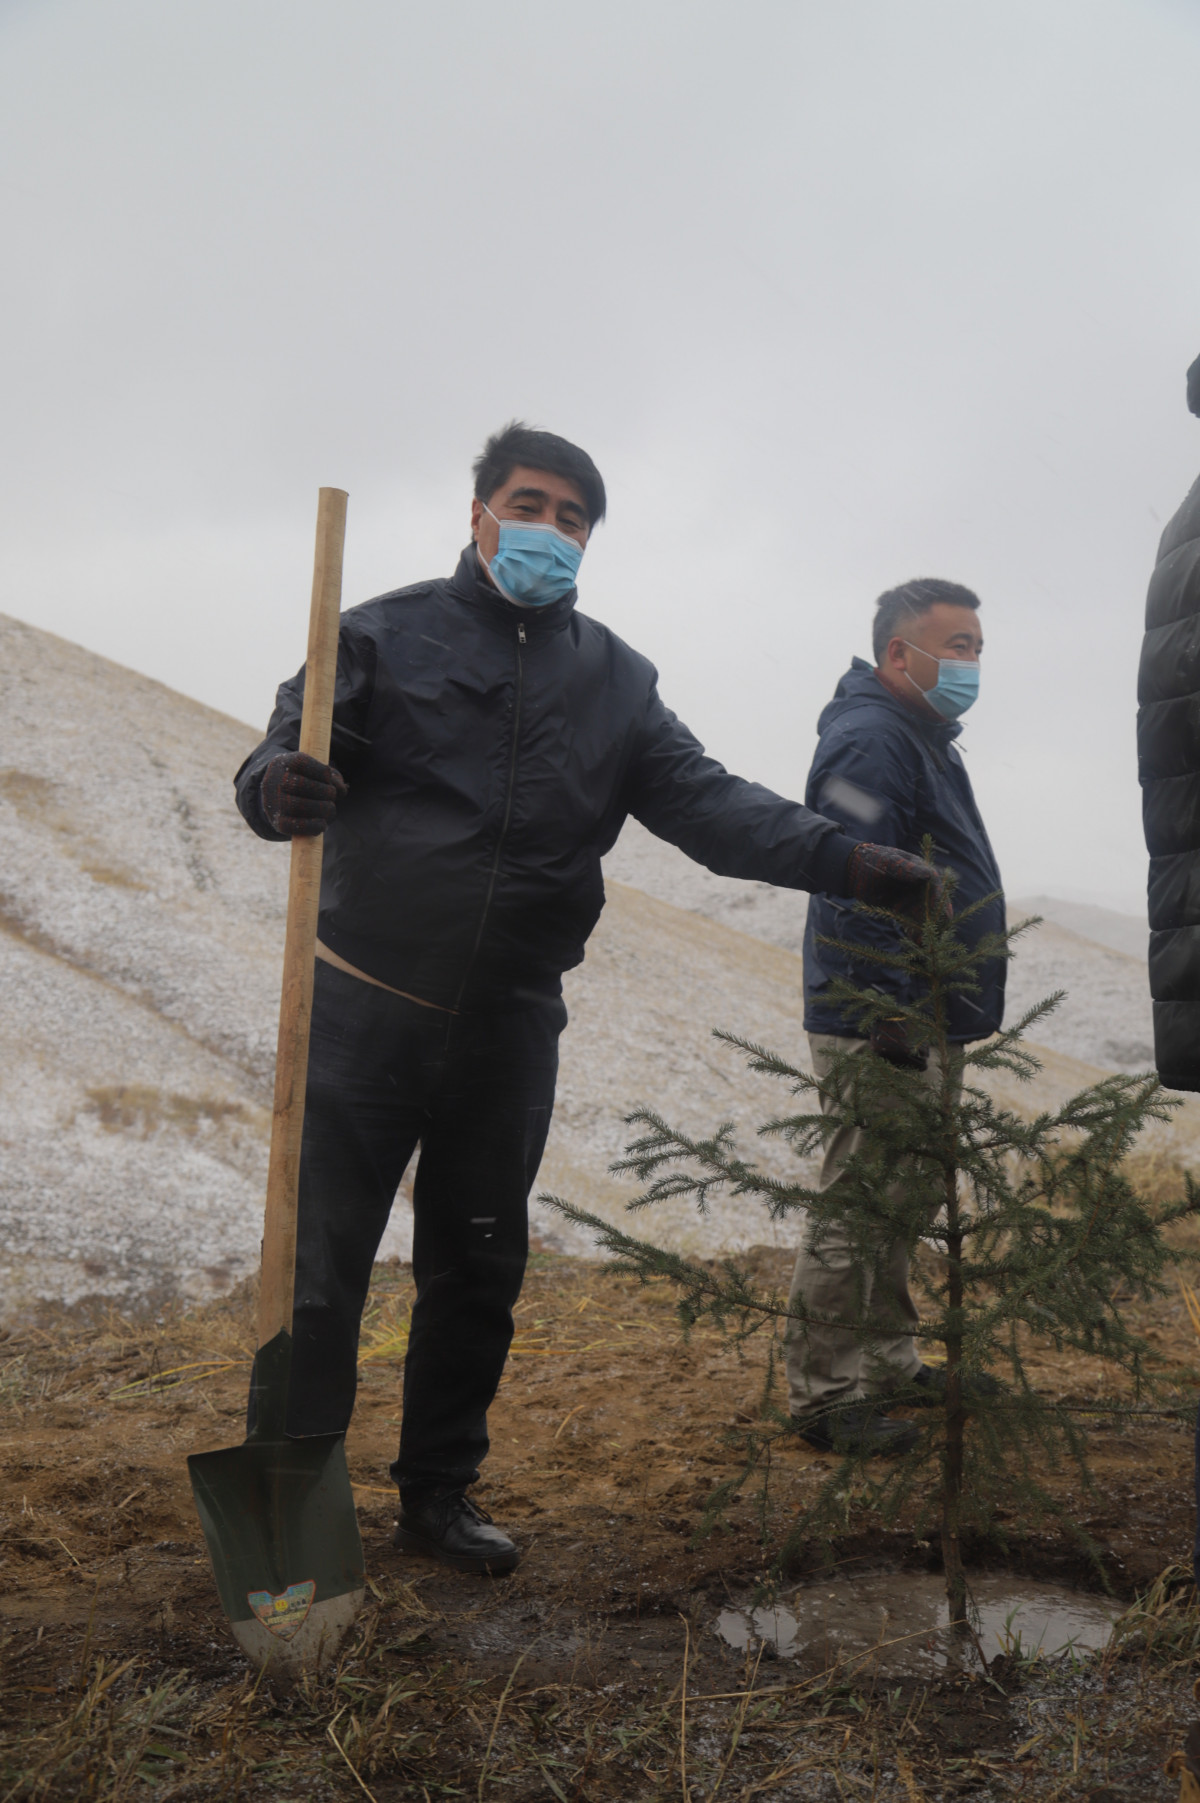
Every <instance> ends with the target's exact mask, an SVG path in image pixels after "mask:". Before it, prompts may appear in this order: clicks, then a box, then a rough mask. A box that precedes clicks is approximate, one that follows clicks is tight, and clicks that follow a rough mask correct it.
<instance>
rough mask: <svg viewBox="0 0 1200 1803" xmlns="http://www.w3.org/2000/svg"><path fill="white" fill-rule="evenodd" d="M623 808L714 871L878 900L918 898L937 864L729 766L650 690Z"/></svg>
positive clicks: (895, 902) (915, 901)
mask: <svg viewBox="0 0 1200 1803" xmlns="http://www.w3.org/2000/svg"><path fill="white" fill-rule="evenodd" d="M627 802H628V809H629V812H630V813H631V814H632V815H633V816H634V818H635V819H636V820H640V821H641V823H642V825H643V826H644V827H646V828H648V829H649V831H650V832H652V833H654V834H656V835H657V837H658V838H660V839H667V840H669V841H670V843H671V844H672V845H678V847H679V848H680V850H681V851H684V852H686V853H687V855H688V857H689V858H694V859H695V860H696V862H697V863H698V864H703V865H704V866H705V867H706V868H707V869H709V870H711V871H714V872H715V874H716V875H717V876H736V877H744V878H747V879H749V880H750V881H752V882H760V883H775V884H777V885H778V886H779V887H780V888H784V889H807V890H809V891H819V892H822V893H824V894H827V895H846V896H851V897H853V898H854V899H855V900H857V901H865V902H869V903H871V904H872V905H873V906H876V907H892V908H903V907H905V906H906V904H907V903H908V902H909V901H910V900H911V903H912V905H913V906H914V907H915V906H919V905H920V901H921V899H922V898H923V895H924V890H925V885H926V884H928V883H929V882H931V881H936V872H935V871H934V870H933V869H932V867H931V866H930V865H928V864H926V863H924V862H923V861H922V860H921V859H920V858H916V857H912V856H911V855H910V854H909V853H907V852H903V851H899V850H896V849H895V848H894V847H892V846H877V845H874V844H872V843H870V842H869V841H867V840H864V839H861V838H859V837H857V836H855V835H853V834H851V833H848V832H847V831H845V829H844V828H843V827H842V826H841V825H840V824H839V823H838V822H837V821H835V820H829V819H826V818H825V816H824V815H822V814H814V813H813V812H812V810H811V809H809V808H806V807H802V806H801V805H800V803H799V802H795V801H788V800H787V799H786V798H785V797H784V796H782V795H776V794H775V793H774V791H773V790H771V789H766V788H764V787H763V786H762V784H761V783H751V782H747V781H746V780H745V779H744V778H743V777H740V776H733V775H731V774H730V772H729V771H728V770H726V769H725V768H724V766H723V765H721V764H718V763H717V761H716V759H715V758H710V757H709V756H708V754H707V753H706V752H705V749H704V747H703V745H701V743H700V741H699V740H698V739H697V738H696V737H695V735H694V734H693V733H691V732H689V731H688V728H687V727H686V726H685V725H684V724H683V722H682V721H681V720H679V719H678V718H677V717H676V716H675V715H674V714H673V713H672V712H671V710H670V708H668V707H666V706H665V705H664V704H663V702H662V700H661V699H660V697H659V695H658V692H657V690H656V691H655V692H654V693H653V694H652V696H651V698H650V705H649V708H648V710H647V720H646V727H645V732H644V734H643V739H642V744H641V746H640V748H639V753H638V757H637V760H636V763H635V765H634V768H633V770H632V772H631V775H630V782H629V788H628V792H627Z"/></svg>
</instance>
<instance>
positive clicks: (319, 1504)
mask: <svg viewBox="0 0 1200 1803" xmlns="http://www.w3.org/2000/svg"><path fill="white" fill-rule="evenodd" d="M290 1354H291V1344H290V1335H287V1334H279V1335H278V1336H277V1337H276V1339H275V1340H273V1341H271V1342H270V1344H269V1345H267V1346H264V1347H261V1348H260V1349H259V1354H258V1358H257V1359H256V1361H255V1378H256V1388H257V1389H258V1393H259V1395H260V1396H263V1397H264V1400H265V1396H264V1393H265V1392H266V1391H267V1390H268V1388H271V1389H274V1393H275V1397H276V1398H277V1397H278V1396H279V1390H278V1389H277V1388H275V1384H274V1381H273V1379H274V1376H275V1373H274V1372H272V1370H271V1367H272V1366H275V1367H276V1369H277V1370H278V1368H279V1367H282V1375H283V1384H284V1386H286V1372H287V1366H288V1363H289V1362H290ZM284 1394H286V1388H285V1389H284ZM282 1413H283V1411H282V1409H281V1408H279V1407H277V1406H276V1407H269V1408H266V1409H264V1410H263V1411H262V1413H261V1414H260V1416H259V1423H260V1427H261V1428H262V1430H263V1438H261V1439H259V1438H257V1437H255V1436H252V1437H251V1438H250V1439H248V1440H247V1441H246V1442H245V1444H244V1445H242V1446H228V1447H225V1448H224V1449H223V1450H222V1451H220V1452H202V1453H194V1454H193V1455H192V1457H191V1458H189V1460H188V1473H189V1475H190V1477H191V1480H192V1494H193V1496H194V1497H195V1499H196V1508H197V1511H198V1512H199V1515H200V1524H201V1526H202V1527H203V1529H204V1538H205V1540H206V1541H207V1542H208V1551H209V1557H210V1558H211V1560H212V1566H213V1574H214V1576H215V1577H216V1580H217V1590H218V1592H219V1593H220V1597H221V1605H222V1607H223V1608H224V1610H225V1613H226V1615H227V1616H228V1617H229V1623H230V1626H231V1628H232V1629H233V1633H234V1637H235V1638H236V1640H237V1642H238V1645H239V1646H240V1647H241V1648H242V1651H243V1652H244V1653H245V1654H246V1656H247V1658H249V1659H250V1660H252V1661H253V1663H254V1664H255V1665H257V1666H260V1667H261V1666H265V1665H268V1664H269V1665H270V1670H271V1673H272V1674H273V1675H275V1676H278V1677H280V1678H283V1679H294V1678H296V1677H298V1676H299V1675H300V1674H301V1673H302V1672H305V1671H308V1672H313V1671H315V1672H320V1671H321V1670H323V1669H324V1668H325V1667H326V1666H327V1665H328V1664H329V1663H330V1662H331V1660H332V1659H333V1658H334V1656H335V1655H336V1653H337V1650H338V1647H339V1645H340V1644H341V1641H342V1638H343V1636H344V1635H345V1633H346V1631H347V1629H348V1628H349V1627H350V1625H351V1623H352V1622H353V1620H354V1617H355V1615H356V1613H357V1611H358V1609H359V1606H360V1605H361V1603H362V1600H363V1595H364V1591H365V1587H366V1578H365V1575H364V1571H363V1553H362V1541H361V1540H360V1538H359V1533H358V1518H357V1516H356V1515H355V1511H354V1493H353V1491H352V1490H351V1488H350V1474H349V1472H348V1471H347V1469H346V1454H345V1449H344V1447H343V1443H342V1436H341V1434H322V1435H320V1436H314V1437H313V1438H311V1439H304V1440H288V1439H285V1438H284V1437H283V1433H282Z"/></svg>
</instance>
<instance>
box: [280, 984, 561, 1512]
mask: <svg viewBox="0 0 1200 1803" xmlns="http://www.w3.org/2000/svg"><path fill="white" fill-rule="evenodd" d="M566 1020H567V1011H566V1008H565V1007H564V1005H563V1002H562V999H561V997H556V996H532V997H526V998H523V999H522V1000H521V1001H520V1002H513V1003H512V1004H511V1005H508V1006H506V1007H504V1008H502V1009H498V1010H496V1011H494V1012H490V1013H481V1014H474V1015H450V1014H445V1013H442V1012H440V1011H438V1010H436V1009H433V1008H423V1007H421V1006H420V1005H419V1004H417V1003H415V1002H406V1001H404V1000H403V999H402V998H401V997H399V996H396V995H392V994H391V993H389V991H387V990H385V989H378V988H376V987H375V986H374V985H373V984H370V983H364V982H362V981H360V979H359V978H357V977H351V976H347V975H346V974H345V973H344V972H342V971H339V970H335V969H334V968H333V967H332V966H331V965H329V964H326V963H324V962H323V961H322V960H320V959H318V961H317V969H316V990H315V995H314V998H313V1020H312V1039H311V1043H310V1049H309V1059H308V1090H307V1097H306V1102H305V1115H304V1141H303V1149H302V1154H301V1163H300V1208H299V1220H298V1224H297V1247H296V1300H295V1313H294V1316H293V1325H292V1331H293V1349H292V1377H291V1385H290V1391H289V1399H288V1416H287V1429H288V1432H289V1434H298V1435H303V1434H327V1433H340V1432H343V1431H344V1430H345V1428H346V1427H347V1426H348V1424H349V1421H350V1416H351V1414H352V1412H353V1409H354V1396H355V1390H356V1388H357V1375H358V1374H357V1359H358V1331H359V1322H360V1319H361V1317H362V1311H363V1304H364V1303H365V1301H366V1296H367V1286H368V1284H369V1282H370V1278H371V1266H372V1264H373V1262H374V1259H375V1254H376V1251H377V1250H378V1247H379V1241H380V1239H381V1238H382V1235H383V1230H384V1228H385V1227H386V1225H387V1219H388V1215H389V1213H390V1211H391V1207H392V1201H393V1199H394V1197H395V1194H396V1190H397V1188H398V1187H399V1184H400V1179H401V1178H402V1177H403V1175H404V1171H405V1167H406V1166H407V1164H408V1161H409V1159H410V1158H411V1157H412V1154H413V1151H414V1149H415V1147H416V1145H417V1142H418V1140H419V1141H420V1146H421V1151H420V1156H419V1158H418V1161H417V1171H416V1179H415V1183H414V1188H413V1209H414V1214H415V1217H416V1224H415V1231H414V1236H413V1276H414V1278H415V1281H416V1301H415V1303H414V1306H413V1314H412V1323H411V1330H410V1336H409V1343H408V1356H407V1358H406V1360H405V1365H404V1415H403V1422H402V1425H401V1433H400V1452H399V1456H398V1458H397V1460H396V1462H395V1464H394V1465H393V1466H392V1468H391V1470H392V1476H393V1477H394V1478H395V1479H396V1481H397V1483H398V1484H399V1485H400V1487H401V1488H402V1489H403V1490H418V1489H424V1488H437V1489H441V1488H450V1487H457V1486H459V1485H463V1484H470V1483H473V1482H474V1481H475V1479H476V1478H477V1477H478V1476H479V1464H480V1461H481V1460H482V1459H483V1458H484V1456H485V1454H486V1453H487V1450H488V1435H487V1411H488V1407H489V1405H490V1403H491V1401H492V1398H493V1397H494V1396H495V1394H496V1387H497V1385H498V1384H499V1382H500V1374H501V1372H502V1371H503V1369H504V1361H505V1358H506V1356H507V1354H508V1348H509V1343H510V1341H511V1340H512V1332H513V1319H512V1308H513V1304H514V1303H515V1301H516V1300H517V1297H518V1296H519V1294H520V1291H521V1282H522V1279H523V1277H524V1274H525V1262H526V1258H527V1255H528V1249H529V1225H528V1201H529V1192H530V1189H531V1188H532V1187H533V1181H534V1178H535V1177H536V1175H537V1169H538V1165H539V1164H540V1162H541V1157H542V1152H543V1150H544V1148H545V1144H546V1135H547V1133H548V1132H549V1129H550V1116H551V1112H552V1110H553V1107H554V1084H555V1079H556V1077H557V1074H558V1038H559V1034H560V1033H561V1032H562V1029H563V1027H564V1026H565V1025H566Z"/></svg>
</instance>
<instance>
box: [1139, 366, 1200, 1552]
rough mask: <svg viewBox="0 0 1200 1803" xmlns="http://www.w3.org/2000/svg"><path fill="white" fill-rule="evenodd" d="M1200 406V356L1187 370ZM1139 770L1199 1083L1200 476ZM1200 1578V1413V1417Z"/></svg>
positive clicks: (1183, 1032) (1172, 1031)
mask: <svg viewBox="0 0 1200 1803" xmlns="http://www.w3.org/2000/svg"><path fill="white" fill-rule="evenodd" d="M1187 404H1188V407H1189V408H1190V409H1191V411H1192V412H1193V413H1194V414H1196V415H1197V416H1200V357H1197V359H1196V361H1195V362H1194V363H1193V364H1192V366H1191V368H1190V369H1189V370H1188V373H1187ZM1138 776H1139V778H1140V780H1141V785H1142V825H1143V830H1144V831H1145V835H1146V850H1147V851H1148V852H1149V853H1150V880H1149V884H1148V900H1149V911H1150V994H1151V996H1152V997H1153V1003H1154V1062H1155V1065H1156V1066H1157V1069H1158V1074H1159V1077H1160V1078H1161V1080H1162V1082H1163V1083H1165V1084H1166V1086H1167V1088H1168V1089H1200V478H1197V480H1196V481H1195V482H1193V484H1192V486H1191V488H1190V489H1189V491H1188V495H1187V499H1186V500H1185V501H1184V503H1183V506H1182V507H1181V508H1180V509H1179V511H1178V512H1177V513H1176V514H1175V516H1174V517H1173V519H1171V520H1170V522H1169V523H1168V525H1167V529H1166V531H1165V532H1164V533H1163V535H1162V538H1161V539H1160V540H1159V545H1158V557H1157V560H1156V561H1155V565H1154V574H1153V576H1151V578H1150V590H1149V593H1148V594H1147V596H1146V636H1145V638H1144V639H1143V641H1142V663H1141V669H1140V670H1139V671H1138ZM1195 1484H1196V1497H1197V1504H1198V1507H1197V1515H1196V1539H1195V1546H1194V1548H1193V1553H1192V1570H1193V1573H1194V1575H1195V1579H1196V1583H1197V1584H1198V1585H1200V1418H1198V1420H1197V1424H1196V1451H1195Z"/></svg>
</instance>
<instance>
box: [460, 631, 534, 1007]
mask: <svg viewBox="0 0 1200 1803" xmlns="http://www.w3.org/2000/svg"><path fill="white" fill-rule="evenodd" d="M524 644H525V628H524V626H523V625H522V624H521V622H520V621H518V622H517V687H516V692H515V694H514V696H513V723H512V750H511V751H510V753H509V758H508V789H507V792H506V794H505V797H504V819H503V820H502V822H501V824H500V837H499V838H498V839H497V840H496V855H495V857H494V858H493V859H492V868H491V872H490V874H489V876H488V886H487V894H486V896H485V897H484V901H483V912H482V914H481V915H480V916H479V930H478V932H477V933H476V934H475V943H474V945H473V946H472V947H471V956H470V957H469V958H468V959H467V963H466V968H465V969H464V971H463V974H462V982H461V983H460V984H459V986H458V994H457V995H456V996H455V998H454V1007H455V1011H456V1012H457V1011H458V1009H459V1008H461V1007H462V999H463V994H464V992H465V990H466V987H467V978H468V977H469V976H470V974H471V971H472V968H473V966H474V964H475V960H476V958H477V957H478V956H479V948H480V946H481V945H482V944H483V929H484V928H485V927H486V925H487V918H488V915H489V913H490V912H491V907H492V896H493V895H494V894H495V892H496V877H497V875H498V874H499V871H500V858H501V855H502V854H503V851H504V841H505V839H506V838H507V837H508V823H509V821H510V820H511V819H512V804H513V789H514V788H515V787H516V781H517V742H518V740H519V738H520V734H521V700H522V696H523V694H524V689H525V664H524V660H523V659H522V657H521V647H522V646H523V645H524Z"/></svg>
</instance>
